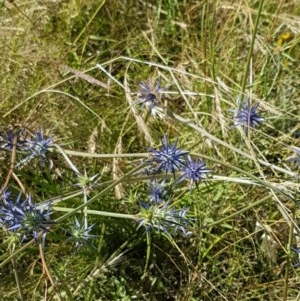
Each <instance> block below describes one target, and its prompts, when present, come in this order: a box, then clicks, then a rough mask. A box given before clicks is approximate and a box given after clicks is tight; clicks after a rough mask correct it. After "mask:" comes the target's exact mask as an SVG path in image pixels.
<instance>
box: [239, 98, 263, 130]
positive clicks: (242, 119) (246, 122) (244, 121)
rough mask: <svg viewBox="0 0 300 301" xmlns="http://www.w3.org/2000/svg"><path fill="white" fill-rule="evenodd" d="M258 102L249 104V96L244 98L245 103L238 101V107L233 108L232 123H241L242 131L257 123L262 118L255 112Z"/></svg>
mask: <svg viewBox="0 0 300 301" xmlns="http://www.w3.org/2000/svg"><path fill="white" fill-rule="evenodd" d="M258 105H259V103H255V104H254V105H251V104H250V102H249V98H247V99H246V102H245V103H242V102H240V104H239V109H238V110H233V112H234V113H235V116H234V125H235V126H238V125H241V126H242V127H243V128H244V131H245V132H247V131H248V128H249V127H255V126H257V125H259V124H260V123H261V122H262V121H263V120H264V118H262V117H260V115H259V114H258V113H257V108H258Z"/></svg>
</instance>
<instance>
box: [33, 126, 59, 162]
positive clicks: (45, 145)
mask: <svg viewBox="0 0 300 301" xmlns="http://www.w3.org/2000/svg"><path fill="white" fill-rule="evenodd" d="M28 144H29V147H28V150H29V151H30V153H31V155H32V156H33V157H38V156H43V155H44V154H45V153H46V152H47V151H49V148H50V147H51V146H52V145H53V139H52V137H48V138H45V137H44V134H43V129H42V128H41V129H40V131H39V132H36V133H35V137H34V138H33V139H32V140H28Z"/></svg>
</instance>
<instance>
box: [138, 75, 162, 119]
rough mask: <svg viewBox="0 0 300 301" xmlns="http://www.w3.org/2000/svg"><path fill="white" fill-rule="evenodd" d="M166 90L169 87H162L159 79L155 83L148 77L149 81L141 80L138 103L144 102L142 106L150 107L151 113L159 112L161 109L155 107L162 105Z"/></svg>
mask: <svg viewBox="0 0 300 301" xmlns="http://www.w3.org/2000/svg"><path fill="white" fill-rule="evenodd" d="M166 90H167V88H160V82H159V81H157V82H156V83H153V82H152V80H150V79H148V80H147V81H144V82H141V83H140V90H139V91H138V94H139V98H138V101H137V103H142V108H144V107H148V108H149V110H150V113H157V114H159V111H157V110H155V109H156V108H158V107H159V108H160V107H161V105H160V100H161V98H162V96H163V93H164V92H165V91H166Z"/></svg>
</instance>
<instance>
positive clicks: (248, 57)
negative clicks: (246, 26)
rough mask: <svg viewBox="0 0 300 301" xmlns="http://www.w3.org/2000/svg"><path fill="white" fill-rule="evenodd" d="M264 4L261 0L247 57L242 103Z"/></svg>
mask: <svg viewBox="0 0 300 301" xmlns="http://www.w3.org/2000/svg"><path fill="white" fill-rule="evenodd" d="M263 4H264V0H260V2H259V7H258V12H257V16H256V20H255V25H254V30H253V34H252V40H251V44H250V49H249V52H248V56H247V62H246V69H245V73H244V77H243V81H242V90H241V101H243V98H244V93H245V90H246V85H247V78H248V73H249V68H250V63H251V58H252V55H253V49H254V43H255V38H256V33H257V28H258V24H259V20H260V16H261V12H262V8H263Z"/></svg>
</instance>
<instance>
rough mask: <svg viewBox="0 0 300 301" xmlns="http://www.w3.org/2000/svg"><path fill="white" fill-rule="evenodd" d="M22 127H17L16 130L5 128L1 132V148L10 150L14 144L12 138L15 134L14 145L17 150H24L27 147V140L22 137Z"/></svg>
mask: <svg viewBox="0 0 300 301" xmlns="http://www.w3.org/2000/svg"><path fill="white" fill-rule="evenodd" d="M22 133H23V129H18V130H16V131H13V130H11V129H10V130H7V131H5V132H4V133H3V136H2V139H1V140H0V145H1V147H3V148H6V149H9V150H12V149H13V145H14V138H15V136H17V141H16V142H17V143H16V147H17V149H18V150H24V149H26V148H27V141H26V140H24V139H22V137H21V136H22Z"/></svg>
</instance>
